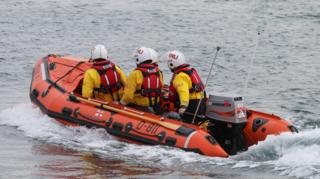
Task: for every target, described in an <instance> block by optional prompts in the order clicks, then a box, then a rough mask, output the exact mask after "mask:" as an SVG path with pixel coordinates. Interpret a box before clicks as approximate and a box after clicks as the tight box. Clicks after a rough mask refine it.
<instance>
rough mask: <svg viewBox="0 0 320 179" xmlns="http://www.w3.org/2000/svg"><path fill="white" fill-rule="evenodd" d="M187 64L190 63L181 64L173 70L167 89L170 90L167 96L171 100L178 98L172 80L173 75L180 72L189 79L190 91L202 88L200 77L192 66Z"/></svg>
mask: <svg viewBox="0 0 320 179" xmlns="http://www.w3.org/2000/svg"><path fill="white" fill-rule="evenodd" d="M189 66H190V65H188V64H184V65H181V66H179V67H177V68H176V69H174V70H173V75H172V78H171V82H170V86H169V90H170V93H169V94H170V95H169V98H170V100H171V101H177V100H179V95H178V92H177V90H176V89H175V88H174V87H173V80H174V78H175V76H176V75H178V74H179V73H180V72H184V73H186V74H187V75H188V76H189V77H190V79H191V82H192V86H191V88H190V89H189V92H190V93H193V92H201V91H203V90H204V85H203V83H202V81H201V78H200V76H199V74H198V72H197V71H196V70H195V69H194V68H190V67H189Z"/></svg>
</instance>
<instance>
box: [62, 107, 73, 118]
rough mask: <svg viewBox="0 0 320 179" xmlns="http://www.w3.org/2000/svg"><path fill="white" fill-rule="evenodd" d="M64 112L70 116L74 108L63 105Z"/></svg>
mask: <svg viewBox="0 0 320 179" xmlns="http://www.w3.org/2000/svg"><path fill="white" fill-rule="evenodd" d="M62 114H64V115H67V116H70V115H71V114H72V109H71V108H68V107H63V108H62Z"/></svg>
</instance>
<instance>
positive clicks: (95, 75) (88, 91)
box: [82, 66, 127, 102]
mask: <svg viewBox="0 0 320 179" xmlns="http://www.w3.org/2000/svg"><path fill="white" fill-rule="evenodd" d="M115 68H116V71H117V73H118V74H119V75H120V81H121V83H122V85H123V86H125V85H126V81H127V80H126V75H125V74H124V72H123V71H122V70H121V69H120V68H119V67H118V66H115ZM100 84H101V77H100V74H99V72H98V71H97V70H96V69H94V68H90V69H88V70H87V71H86V72H85V73H84V78H83V85H82V96H83V97H85V98H92V97H95V98H99V99H102V100H104V101H107V102H109V101H113V99H114V100H120V99H121V97H122V95H123V88H121V89H119V90H118V91H115V92H113V94H112V95H113V98H112V96H111V94H110V93H107V94H105V93H103V92H98V91H96V90H94V89H98V88H100Z"/></svg>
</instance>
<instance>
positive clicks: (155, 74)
mask: <svg viewBox="0 0 320 179" xmlns="http://www.w3.org/2000/svg"><path fill="white" fill-rule="evenodd" d="M134 60H135V61H136V64H137V68H136V69H135V70H133V71H132V72H131V73H130V75H129V76H128V80H127V85H126V87H125V89H124V95H123V97H122V99H121V101H120V102H121V104H123V105H127V104H129V103H133V104H135V105H138V106H142V107H148V109H149V110H151V111H152V112H158V109H159V101H160V94H161V88H162V86H163V77H162V72H161V71H160V69H159V68H158V64H157V60H158V53H157V52H156V51H155V50H153V49H151V48H147V47H140V48H139V49H137V50H136V51H135V52H134Z"/></svg>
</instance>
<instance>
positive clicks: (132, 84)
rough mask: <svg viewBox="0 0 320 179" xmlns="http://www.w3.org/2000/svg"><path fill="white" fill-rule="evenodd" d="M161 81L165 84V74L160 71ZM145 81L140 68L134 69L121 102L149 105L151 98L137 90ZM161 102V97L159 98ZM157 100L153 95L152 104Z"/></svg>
mask: <svg viewBox="0 0 320 179" xmlns="http://www.w3.org/2000/svg"><path fill="white" fill-rule="evenodd" d="M160 82H161V84H163V76H162V73H160ZM142 83H143V75H142V72H141V71H140V70H134V71H132V72H131V73H130V74H129V76H128V79H127V85H126V87H125V88H124V94H123V97H122V99H121V102H123V103H125V104H128V103H134V104H136V105H139V106H149V105H150V104H149V98H148V97H145V96H142V95H141V94H140V93H136V91H137V90H141V85H142ZM157 101H158V102H159V101H160V99H159V98H158V99H157ZM154 102H155V97H152V104H154Z"/></svg>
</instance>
